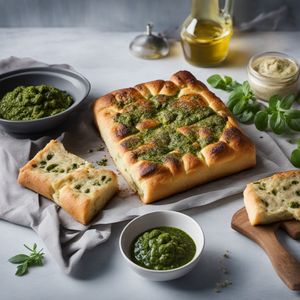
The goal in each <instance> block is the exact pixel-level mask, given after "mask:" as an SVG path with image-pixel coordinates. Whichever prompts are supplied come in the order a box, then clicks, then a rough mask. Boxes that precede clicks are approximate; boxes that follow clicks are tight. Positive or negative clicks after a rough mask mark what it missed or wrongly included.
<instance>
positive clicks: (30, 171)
mask: <svg viewBox="0 0 300 300" xmlns="http://www.w3.org/2000/svg"><path fill="white" fill-rule="evenodd" d="M18 182H19V183H20V184H21V185H23V186H24V187H27V188H29V189H31V190H33V191H35V192H37V193H39V194H41V195H43V196H44V197H46V198H48V199H50V200H53V201H54V202H55V203H56V204H58V205H59V206H60V207H62V208H63V209H64V210H65V211H67V212H68V213H69V214H70V215H71V216H72V217H73V218H74V219H76V220H77V221H79V222H80V223H82V224H88V223H89V222H90V220H91V219H92V218H93V217H94V216H95V215H96V214H97V213H98V212H99V211H100V210H101V209H102V208H103V206H104V205H105V204H106V203H107V201H108V200H110V199H111V198H112V196H113V195H114V194H115V192H116V191H117V189H118V183H117V178H116V175H115V174H114V172H112V171H109V170H103V169H95V168H93V166H92V164H90V163H89V162H87V161H85V160H83V159H82V158H80V157H78V156H76V155H74V154H72V153H69V152H67V151H66V150H65V148H64V146H63V144H62V143H60V142H58V141H56V140H52V141H50V142H49V143H48V144H47V145H46V146H45V148H44V149H42V150H41V151H39V152H38V153H37V154H36V155H35V157H34V158H33V159H32V160H30V161H29V162H28V163H27V164H26V165H25V166H23V167H22V168H21V169H20V172H19V176H18Z"/></svg>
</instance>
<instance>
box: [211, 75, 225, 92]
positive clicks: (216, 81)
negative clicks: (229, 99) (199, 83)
mask: <svg viewBox="0 0 300 300" xmlns="http://www.w3.org/2000/svg"><path fill="white" fill-rule="evenodd" d="M228 78H229V77H228ZM207 82H208V83H209V84H210V85H211V86H212V87H214V88H216V89H220V90H226V82H225V80H223V78H222V77H221V76H220V75H218V74H215V75H212V76H210V77H209V78H208V79H207Z"/></svg>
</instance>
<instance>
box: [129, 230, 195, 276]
mask: <svg viewBox="0 0 300 300" xmlns="http://www.w3.org/2000/svg"><path fill="white" fill-rule="evenodd" d="M195 253H196V245H195V243H194V241H193V240H192V238H191V237H190V236H189V235H188V234H186V233H185V232H184V231H182V230H180V229H178V228H175V227H167V226H163V227H156V228H153V229H150V230H148V231H146V232H144V233H142V234H141V235H139V236H138V237H137V238H136V239H135V240H134V242H133V243H132V248H131V258H132V260H133V262H135V263H136V264H138V265H140V266H141V267H144V268H147V269H153V270H170V269H175V268H178V267H181V266H183V265H185V264H186V263H188V262H189V261H191V260H192V259H193V257H194V255H195Z"/></svg>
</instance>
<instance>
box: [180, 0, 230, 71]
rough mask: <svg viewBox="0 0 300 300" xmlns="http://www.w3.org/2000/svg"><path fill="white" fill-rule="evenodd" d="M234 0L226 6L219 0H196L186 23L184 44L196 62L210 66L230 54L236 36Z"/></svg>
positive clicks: (190, 57) (188, 53)
mask: <svg viewBox="0 0 300 300" xmlns="http://www.w3.org/2000/svg"><path fill="white" fill-rule="evenodd" d="M232 3H233V1H232V0H226V1H225V6H224V9H220V8H219V1H218V0H193V1H192V10H191V14H190V15H189V16H188V18H187V19H186V20H185V21H184V23H183V24H182V29H181V34H180V37H181V45H182V49H183V53H184V56H185V59H186V60H187V61H188V62H189V63H190V64H192V65H195V66H200V67H209V66H214V65H217V64H219V63H221V62H222V61H223V60H224V59H225V58H226V57H227V54H228V49H229V41H230V38H231V36H232V19H231V16H230V12H231V10H232Z"/></svg>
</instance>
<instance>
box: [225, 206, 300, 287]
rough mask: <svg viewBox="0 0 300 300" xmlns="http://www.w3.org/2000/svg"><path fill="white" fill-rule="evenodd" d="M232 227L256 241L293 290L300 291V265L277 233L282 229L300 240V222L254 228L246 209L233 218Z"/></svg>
mask: <svg viewBox="0 0 300 300" xmlns="http://www.w3.org/2000/svg"><path fill="white" fill-rule="evenodd" d="M231 227H232V228H233V229H235V230H237V231H238V232H240V233H242V234H243V235H245V236H247V237H249V238H250V239H252V240H253V241H255V242H256V243H257V244H258V245H259V246H260V247H261V248H262V249H263V250H264V251H265V252H266V254H267V255H268V257H269V259H270V261H271V263H272V265H273V267H274V269H275V270H276V272H277V274H278V275H279V277H280V278H281V279H282V280H283V282H284V283H285V284H286V285H287V286H288V287H289V288H290V289H292V290H300V263H299V262H298V261H297V260H296V259H295V258H294V257H293V256H292V255H291V254H290V253H289V252H288V251H287V250H286V249H285V248H284V247H283V246H282V244H281V243H280V242H279V240H278V238H277V235H276V231H277V230H278V229H279V228H280V227H281V228H283V229H284V230H286V231H287V232H288V234H289V235H290V236H291V237H293V238H299V223H298V222H290V221H288V222H283V223H275V224H271V225H262V226H252V225H251V224H250V222H249V220H248V215H247V212H246V210H245V208H243V209H240V210H239V211H237V212H236V213H235V214H234V216H233V217H232V221H231Z"/></svg>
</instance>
